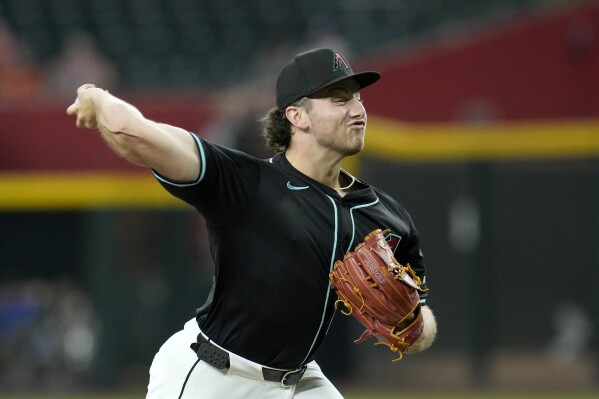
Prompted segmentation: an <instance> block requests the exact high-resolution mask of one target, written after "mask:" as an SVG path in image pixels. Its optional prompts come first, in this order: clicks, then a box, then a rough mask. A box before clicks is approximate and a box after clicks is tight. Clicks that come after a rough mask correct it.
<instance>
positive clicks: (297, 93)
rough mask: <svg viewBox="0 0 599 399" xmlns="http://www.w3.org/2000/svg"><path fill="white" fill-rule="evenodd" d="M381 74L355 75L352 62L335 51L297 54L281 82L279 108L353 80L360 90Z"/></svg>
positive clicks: (316, 50)
mask: <svg viewBox="0 0 599 399" xmlns="http://www.w3.org/2000/svg"><path fill="white" fill-rule="evenodd" d="M380 77H381V74H380V73H378V72H373V71H368V72H359V73H354V71H353V70H352V69H351V67H350V66H349V63H348V62H347V61H346V60H345V58H343V56H342V55H341V54H339V53H338V52H337V51H335V50H331V49H326V48H319V49H314V50H310V51H306V52H304V53H300V54H298V55H296V56H295V57H294V58H293V60H292V61H291V62H290V63H289V64H287V66H286V67H285V68H283V70H282V71H281V73H280V74H279V77H278V79H277V107H279V108H280V109H283V108H285V107H287V106H289V105H291V104H293V103H294V102H296V101H297V100H299V99H300V98H302V97H307V96H309V95H310V94H313V93H315V92H317V91H318V90H320V89H323V88H325V87H327V86H330V85H332V84H333V83H337V82H340V81H342V80H344V79H349V78H352V79H353V80H355V81H356V82H357V83H358V86H359V88H360V89H363V88H364V87H366V86H369V85H371V84H373V83H374V82H376V81H377V80H379V78H380Z"/></svg>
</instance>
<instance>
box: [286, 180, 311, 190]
mask: <svg viewBox="0 0 599 399" xmlns="http://www.w3.org/2000/svg"><path fill="white" fill-rule="evenodd" d="M287 188H288V189H290V190H305V189H307V188H310V186H294V185H293V184H291V181H288V182H287Z"/></svg>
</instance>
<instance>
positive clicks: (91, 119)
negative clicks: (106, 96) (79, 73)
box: [67, 83, 103, 129]
mask: <svg viewBox="0 0 599 399" xmlns="http://www.w3.org/2000/svg"><path fill="white" fill-rule="evenodd" d="M99 91H100V92H101V91H103V90H102V89H100V88H97V87H96V86H95V85H93V84H90V83H88V84H84V85H83V86H81V87H79V88H78V89H77V98H76V99H75V102H74V103H73V104H71V106H69V108H67V115H76V116H77V122H76V125H77V127H80V128H87V129H97V128H98V120H97V112H96V104H95V103H94V97H95V96H94V95H95V94H97V92H99Z"/></svg>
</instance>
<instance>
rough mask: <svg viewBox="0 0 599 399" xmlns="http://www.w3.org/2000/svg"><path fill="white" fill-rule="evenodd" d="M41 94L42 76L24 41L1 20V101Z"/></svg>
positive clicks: (25, 98)
mask: <svg viewBox="0 0 599 399" xmlns="http://www.w3.org/2000/svg"><path fill="white" fill-rule="evenodd" d="M39 93H40V74H39V71H38V69H37V67H36V65H35V63H34V62H33V60H32V58H31V56H30V53H29V51H28V49H27V47H26V46H25V43H23V41H22V40H20V38H19V37H18V36H17V35H16V34H15V33H14V32H13V31H12V30H11V29H10V27H9V26H8V24H7V23H6V22H4V21H2V20H0V101H4V102H14V101H24V100H29V99H31V98H35V97H37V96H38V95H39Z"/></svg>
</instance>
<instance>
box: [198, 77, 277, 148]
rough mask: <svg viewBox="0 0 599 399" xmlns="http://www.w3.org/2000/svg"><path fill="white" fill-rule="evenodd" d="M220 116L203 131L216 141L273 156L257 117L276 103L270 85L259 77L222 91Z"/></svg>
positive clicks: (206, 135)
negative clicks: (265, 83)
mask: <svg viewBox="0 0 599 399" xmlns="http://www.w3.org/2000/svg"><path fill="white" fill-rule="evenodd" d="M218 101H219V103H218V104H219V105H218V107H219V116H218V118H217V119H216V121H215V122H214V123H213V124H211V125H210V126H208V127H207V128H206V129H205V130H204V131H203V132H202V134H203V135H205V137H207V138H208V139H209V140H211V141H212V142H214V143H218V144H221V145H224V146H228V147H231V148H235V149H237V150H240V151H243V152H246V153H248V154H251V155H253V156H255V157H258V158H269V157H271V156H272V155H273V154H272V151H271V150H269V149H268V148H267V147H266V146H265V145H264V140H262V138H261V135H262V126H261V125H260V123H259V122H258V119H260V117H262V114H263V113H264V110H267V109H269V108H270V107H272V106H273V105H274V99H272V98H271V95H270V94H269V88H268V87H263V85H262V83H261V82H259V81H252V82H250V83H249V84H248V85H246V86H237V87H235V88H234V89H233V90H230V91H226V90H225V91H223V95H222V96H221V97H220V98H219V100H218Z"/></svg>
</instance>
